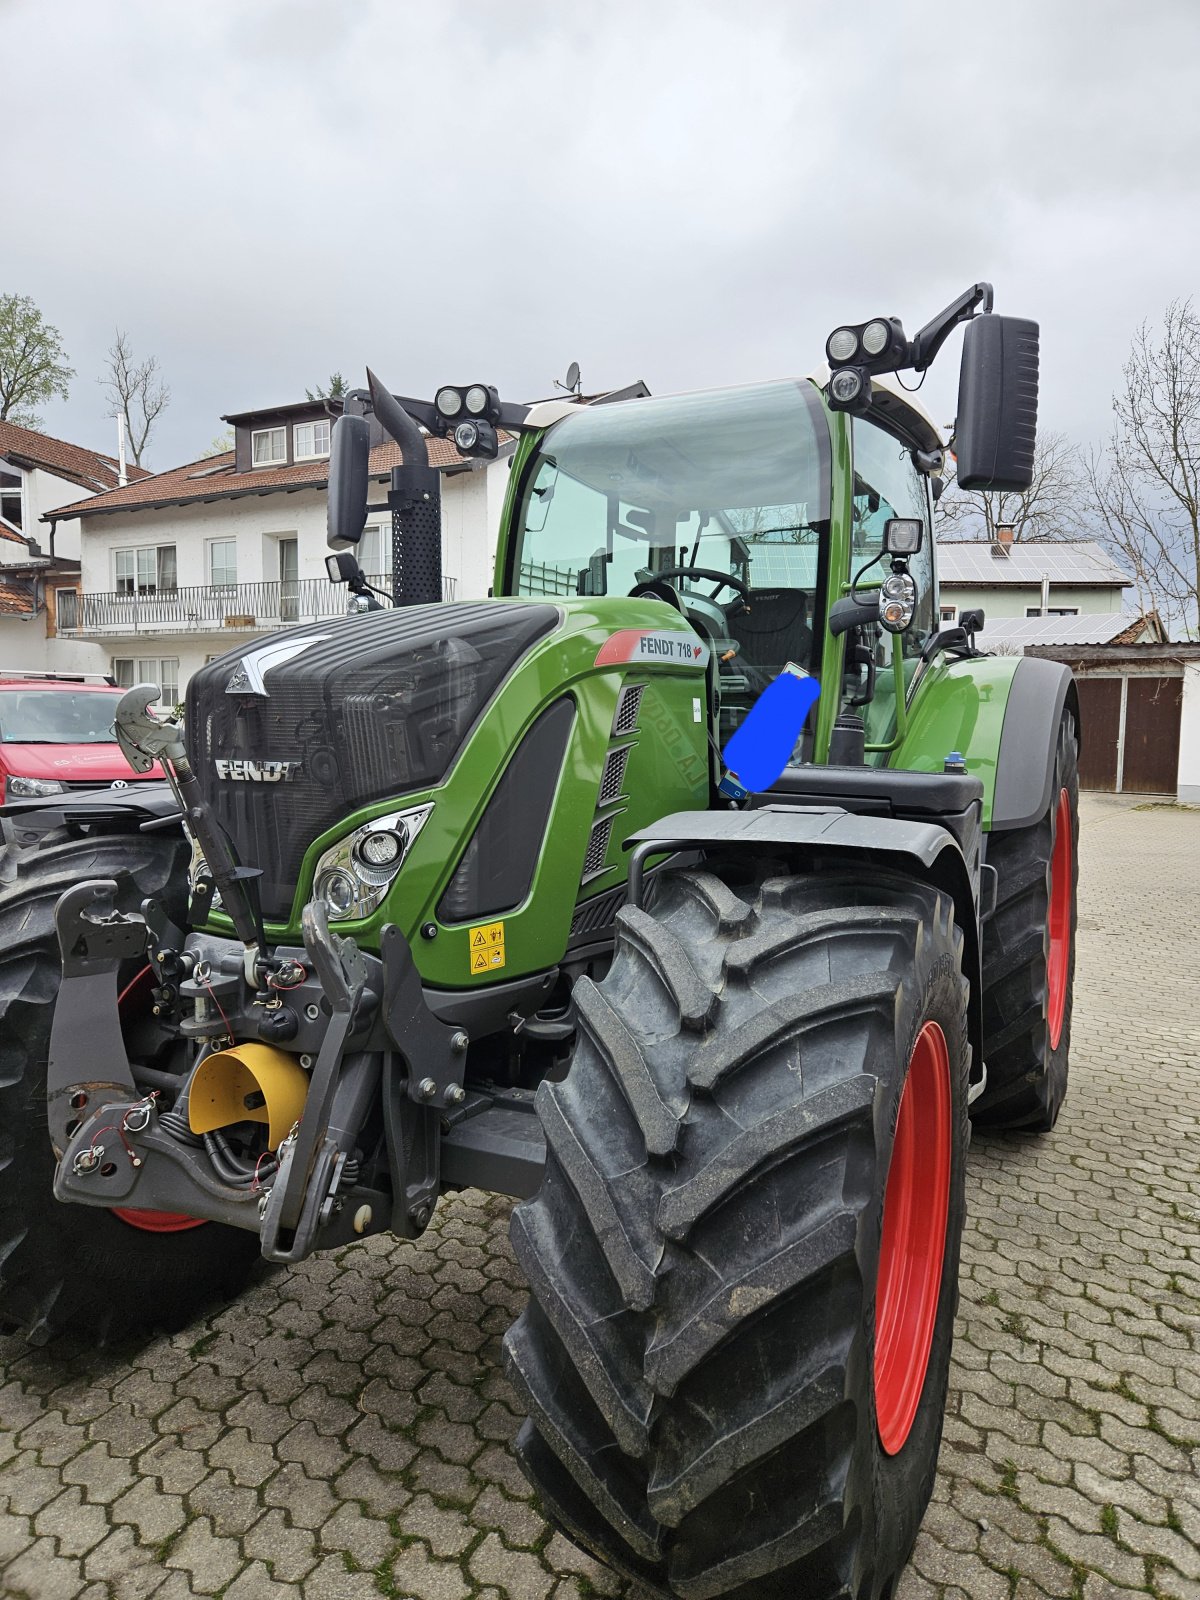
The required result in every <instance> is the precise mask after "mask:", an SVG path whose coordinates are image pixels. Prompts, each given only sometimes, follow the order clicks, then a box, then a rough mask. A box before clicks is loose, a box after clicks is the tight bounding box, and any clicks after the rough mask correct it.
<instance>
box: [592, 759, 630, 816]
mask: <svg viewBox="0 0 1200 1600" xmlns="http://www.w3.org/2000/svg"><path fill="white" fill-rule="evenodd" d="M632 749H633V746H632V745H631V744H623V745H621V746H620V748H619V749H616V750H610V751H609V752H608V755H607V756H606V757H605V758H604V775H603V776H602V777H601V779H600V798H599V800H597V802H596V804H597V805H599V806H606V805H608V803H609V801H610V800H616V799H617V798H618V797H619V796H620V793H621V789H622V787H623V785H624V783H625V768H626V767H627V766H628V765H629V752H630V751H631V750H632Z"/></svg>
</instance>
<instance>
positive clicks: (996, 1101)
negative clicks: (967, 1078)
mask: <svg viewBox="0 0 1200 1600" xmlns="http://www.w3.org/2000/svg"><path fill="white" fill-rule="evenodd" d="M987 860H988V865H989V866H992V867H995V869H996V873H997V876H998V880H999V881H998V885H997V902H996V910H995V912H994V913H993V915H992V916H991V917H990V918H989V919H988V921H987V922H986V923H985V924H984V928H983V1059H984V1062H985V1063H986V1065H987V1072H988V1079H987V1088H986V1090H985V1091H984V1093H983V1094H982V1095H981V1096H980V1097H979V1099H978V1101H977V1102H976V1103H975V1105H974V1107H973V1108H972V1116H973V1117H974V1119H975V1121H976V1122H977V1123H979V1125H980V1126H981V1127H994V1128H1019V1129H1024V1130H1026V1131H1027V1132H1030V1133H1045V1132H1047V1131H1048V1130H1049V1129H1051V1128H1052V1127H1053V1126H1054V1124H1055V1122H1056V1121H1057V1120H1058V1113H1059V1111H1060V1110H1061V1109H1062V1103H1063V1100H1064V1099H1065V1097H1066V1093H1067V1072H1068V1057H1069V1055H1070V1049H1071V1006H1072V999H1073V993H1074V983H1075V916H1076V907H1075V902H1076V893H1077V889H1078V883H1079V745H1078V741H1077V739H1076V736H1075V719H1074V717H1073V716H1072V715H1071V713H1070V712H1069V711H1068V712H1064V714H1063V718H1062V722H1061V724H1060V727H1059V733H1058V746H1057V749H1056V751H1055V757H1054V778H1053V782H1052V784H1051V788H1050V804H1049V806H1048V807H1047V810H1046V815H1045V816H1044V817H1042V818H1041V820H1040V821H1039V822H1037V823H1036V824H1035V825H1034V826H1033V827H1032V828H1013V829H1009V830H1006V831H1004V832H1002V833H992V834H990V835H989V836H988V847H987Z"/></svg>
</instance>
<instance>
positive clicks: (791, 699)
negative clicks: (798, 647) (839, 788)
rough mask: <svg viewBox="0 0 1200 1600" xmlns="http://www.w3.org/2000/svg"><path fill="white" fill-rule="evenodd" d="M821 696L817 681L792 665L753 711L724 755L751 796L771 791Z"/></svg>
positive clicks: (769, 688) (792, 663) (732, 770)
mask: <svg viewBox="0 0 1200 1600" xmlns="http://www.w3.org/2000/svg"><path fill="white" fill-rule="evenodd" d="M820 692H821V685H820V683H819V682H818V681H817V679H816V678H814V677H812V676H811V674H810V673H807V672H805V670H804V668H803V667H798V666H796V665H795V663H794V662H791V661H789V662H788V664H787V666H786V667H784V669H783V671H782V672H781V673H780V674H779V676H778V677H777V678H776V679H775V680H774V681H773V682H772V683H769V684H768V685H767V687H766V688H765V689H764V690H763V692H762V693H761V694H760V695H759V697H758V699H757V700H756V701H755V702H754V704H753V705H752V706H751V707H750V710H749V711H748V712H747V714H746V720H745V722H743V723H742V725H741V727H740V728H738V729H737V731H736V732H735V733H734V734H733V736H732V737H731V738H730V740H729V743H728V744H727V745H726V746H725V749H724V751H723V752H722V754H723V755H724V757H725V765H726V766H727V767H728V768H729V770H730V771H731V772H732V773H733V774H734V775H735V776H736V777H737V778H738V779H739V780H740V781H741V783H742V785H743V786H744V787H745V788H746V789H748V790H750V792H751V793H761V792H762V790H764V789H769V788H770V787H771V785H772V784H773V783H775V782H776V780H777V779H778V777H779V775H780V773H781V772H782V771H783V769H784V767H786V766H787V764H788V762H789V761H790V760H791V756H792V751H793V750H794V749H795V748H796V741H797V740H798V739H799V737H800V733H801V730H802V729H803V727H804V723H805V719H806V718H807V716H808V714H809V712H810V711H811V710H812V708H813V706H814V705H815V704H816V702H817V697H818V695H819V694H820Z"/></svg>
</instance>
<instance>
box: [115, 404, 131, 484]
mask: <svg viewBox="0 0 1200 1600" xmlns="http://www.w3.org/2000/svg"><path fill="white" fill-rule="evenodd" d="M116 420H117V488H118V489H123V488H124V487H125V485H126V484H127V483H128V482H129V477H128V474H127V473H126V470H125V418H124V415H123V414H122V413H121V412H119V411H118V412H117V419H116Z"/></svg>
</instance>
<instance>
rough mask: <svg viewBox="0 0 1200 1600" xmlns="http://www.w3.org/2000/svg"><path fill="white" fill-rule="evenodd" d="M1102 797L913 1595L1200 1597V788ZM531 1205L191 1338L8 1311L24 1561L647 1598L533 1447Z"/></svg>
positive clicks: (967, 1274)
mask: <svg viewBox="0 0 1200 1600" xmlns="http://www.w3.org/2000/svg"><path fill="white" fill-rule="evenodd" d="M1083 819H1084V825H1083V833H1082V843H1081V850H1080V855H1081V862H1082V873H1083V884H1082V894H1081V905H1080V932H1079V972H1078V978H1077V984H1076V998H1075V1030H1074V1047H1073V1052H1072V1054H1073V1061H1072V1083H1071V1092H1070V1095H1069V1098H1068V1101H1067V1105H1066V1108H1065V1110H1064V1112H1063V1115H1062V1118H1061V1120H1060V1122H1059V1125H1058V1128H1057V1129H1056V1130H1055V1132H1054V1133H1053V1134H1052V1135H1050V1136H1049V1137H1046V1138H1042V1139H1030V1138H1016V1137H1012V1136H1007V1137H1002V1136H991V1137H981V1136H977V1137H976V1139H975V1141H974V1144H973V1147H972V1152H971V1162H970V1176H969V1191H970V1193H969V1200H970V1219H969V1222H968V1228H967V1233H966V1239H965V1244H964V1250H963V1270H962V1300H961V1306H960V1315H959V1322H958V1331H957V1339H956V1344H955V1361H954V1369H953V1372H952V1376H951V1389H950V1403H949V1414H948V1416H947V1418H946V1433H945V1441H944V1443H943V1446H942V1454H941V1460H940V1470H939V1474H938V1479H937V1487H936V1490H935V1494H934V1501H933V1504H932V1505H931V1506H930V1509H929V1512H928V1515H927V1516H926V1518H925V1522H924V1526H923V1528H922V1532H921V1535H920V1538H919V1540H918V1543H917V1548H916V1551H915V1553H914V1556H913V1560H912V1563H911V1565H910V1566H909V1568H908V1569H907V1571H906V1572H905V1574H904V1576H903V1578H902V1580H901V1582H900V1584H899V1587H898V1590H897V1595H896V1600H925V1597H929V1596H938V1597H945V1600H964V1597H966V1600H993V1597H994V1600H1036V1597H1039V1596H1043V1595H1044V1596H1049V1597H1063V1600H1067V1597H1076V1600H1119V1597H1121V1596H1125V1595H1127V1594H1135V1593H1136V1594H1151V1595H1156V1596H1161V1597H1164V1600H1168V1597H1169V1600H1182V1597H1185V1596H1190V1597H1200V1356H1198V1355H1197V1334H1198V1332H1200V1228H1198V1224H1200V1172H1198V1157H1197V1151H1198V1150H1200V1139H1198V1135H1200V1125H1198V1124H1200V1066H1198V1060H1200V1048H1198V1046H1200V1024H1198V1019H1200V976H1198V974H1200V813H1198V812H1192V813H1188V812H1183V811H1178V810H1174V809H1168V808H1158V807H1156V808H1153V809H1147V810H1135V809H1130V804H1129V802H1121V801H1117V800H1103V799H1100V798H1098V797H1095V798H1094V797H1085V801H1084V806H1083ZM508 1210H509V1205H508V1203H507V1202H505V1201H502V1200H500V1199H497V1198H495V1197H488V1196H484V1195H479V1194H474V1193H472V1194H467V1195H462V1196H459V1197H457V1198H454V1199H451V1200H449V1201H446V1202H443V1204H442V1205H441V1207H440V1208H439V1211H438V1214H437V1217H436V1220H435V1222H434V1224H433V1226H432V1227H431V1228H430V1230H429V1232H428V1233H427V1235H426V1236H425V1238H424V1239H422V1240H421V1241H420V1242H419V1243H418V1244H416V1245H406V1244H400V1243H397V1242H395V1241H390V1240H388V1239H373V1240H370V1241H368V1242H366V1243H364V1244H361V1245H357V1246H355V1247H354V1248H352V1249H347V1250H343V1251H341V1252H340V1253H338V1254H336V1255H334V1256H332V1257H330V1258H318V1259H315V1260H313V1261H310V1262H308V1263H307V1264H306V1265H305V1266H303V1267H301V1268H299V1269H298V1270H295V1271H292V1272H289V1273H284V1272H273V1273H269V1274H268V1273H265V1272H264V1274H263V1275H262V1277H261V1278H260V1280H259V1281H258V1282H257V1283H256V1285H255V1286H254V1287H253V1288H252V1289H251V1290H250V1291H249V1292H248V1293H246V1294H245V1295H244V1296H243V1297H242V1298H241V1299H240V1300H239V1301H237V1302H236V1303H234V1304H231V1305H229V1306H227V1307H224V1308H222V1309H218V1310H216V1311H215V1312H214V1313H213V1314H211V1315H209V1316H208V1317H207V1318H205V1319H203V1320H201V1321H198V1322H197V1323H196V1324H195V1325H193V1326H192V1327H190V1328H188V1329H187V1330H186V1331H184V1332H183V1333H181V1334H178V1335H176V1336H175V1337H172V1338H160V1339H156V1340H154V1341H152V1342H146V1343H142V1344H141V1345H133V1344H131V1345H125V1346H121V1347H119V1348H112V1349H108V1350H102V1351H96V1350H94V1349H89V1348H86V1347H84V1346H82V1345H68V1344H67V1343H66V1342H65V1341H59V1342H58V1343H57V1344H55V1345H53V1346H51V1347H50V1348H48V1349H43V1350H29V1349H27V1348H26V1347H25V1346H24V1345H23V1344H22V1343H21V1342H20V1341H19V1340H18V1339H16V1338H5V1339H0V1594H3V1595H4V1596H5V1597H8V1600H75V1597H77V1596H78V1597H82V1600H149V1597H150V1596H151V1595H153V1596H154V1597H155V1600H187V1597H189V1596H196V1595H212V1596H220V1595H224V1596H227V1597H228V1600H283V1597H285V1596H295V1597H296V1600H377V1597H378V1596H385V1597H390V1600H467V1597H478V1600H505V1597H507V1600H583V1597H584V1596H590V1595H603V1596H625V1595H629V1597H630V1600H633V1596H632V1593H631V1591H630V1590H629V1589H628V1588H627V1586H626V1585H624V1584H623V1583H621V1582H619V1581H617V1580H616V1579H614V1578H613V1577H612V1576H611V1575H610V1574H609V1573H608V1572H606V1571H605V1570H604V1569H602V1568H601V1567H599V1566H598V1565H597V1564H596V1563H595V1562H593V1561H591V1560H589V1559H588V1558H587V1557H586V1556H583V1555H581V1554H579V1553H578V1552H577V1551H576V1550H575V1549H574V1548H573V1547H572V1546H571V1545H569V1544H568V1543H567V1542H566V1541H565V1540H564V1539H562V1538H561V1537H559V1536H558V1535H554V1534H552V1533H551V1532H550V1530H549V1529H548V1528H547V1527H546V1525H545V1523H544V1522H543V1521H542V1519H541V1518H540V1516H539V1515H538V1513H537V1510H536V1508H535V1507H534V1505H533V1504H532V1502H531V1499H530V1494H529V1491H528V1489H527V1487H526V1485H525V1482H524V1480H523V1478H522V1477H521V1474H520V1472H519V1471H518V1469H517V1467H516V1465H515V1463H514V1461H513V1459H512V1457H511V1456H510V1454H509V1452H508V1444H509V1441H510V1439H511V1438H512V1436H513V1434H514V1432H515V1430H516V1427H517V1422H518V1418H517V1415H516V1412H515V1410H514V1406H513V1397H512V1394H511V1392H510V1390H509V1388H508V1385H507V1383H506V1382H505V1380H504V1377H503V1375H502V1374H501V1371H500V1366H499V1354H500V1339H501V1336H502V1334H503V1332H504V1330H505V1329H506V1327H507V1326H508V1324H509V1322H510V1321H511V1320H512V1318H513V1317H514V1316H515V1315H516V1314H517V1312H518V1311H519V1310H520V1308H521V1304H522V1301H523V1299H524V1294H525V1289H524V1285H523V1283H522V1280H521V1275H520V1272H519V1270H518V1269H517V1267H516V1264H515V1262H514V1260H513V1256H512V1252H511V1251H510V1249H509V1245H508V1239H507V1231H506V1230H507V1221H508ZM147 1291H148V1292H152V1291H151V1286H149V1285H148V1286H147ZM798 1600H801V1597H798Z"/></svg>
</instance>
